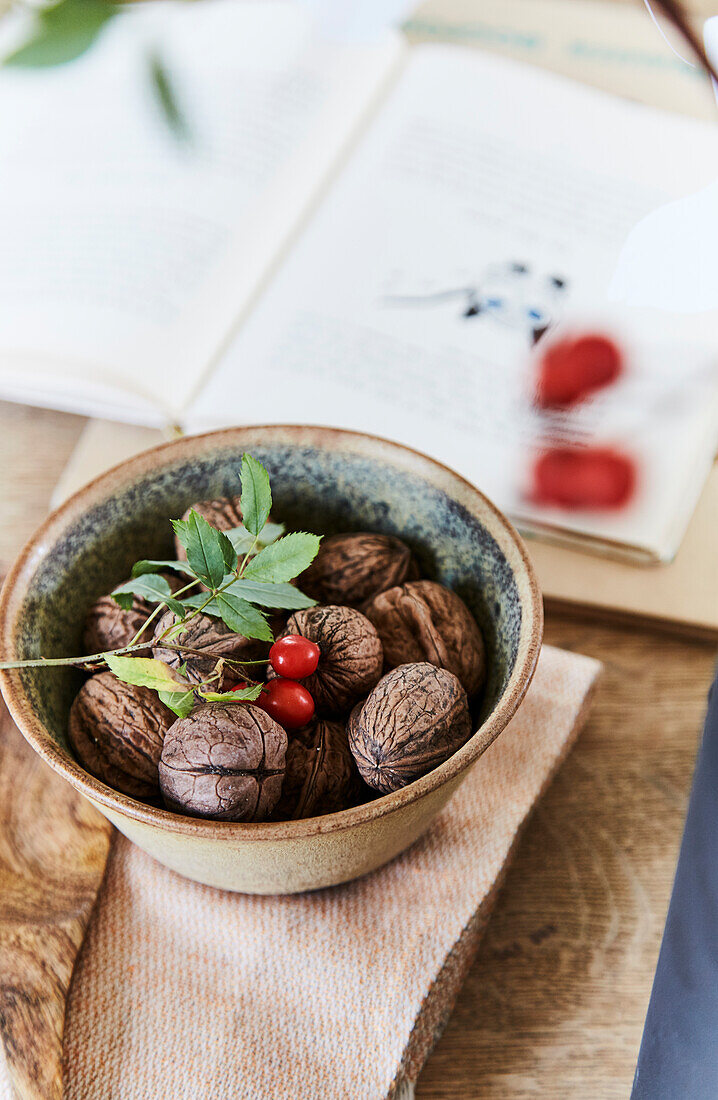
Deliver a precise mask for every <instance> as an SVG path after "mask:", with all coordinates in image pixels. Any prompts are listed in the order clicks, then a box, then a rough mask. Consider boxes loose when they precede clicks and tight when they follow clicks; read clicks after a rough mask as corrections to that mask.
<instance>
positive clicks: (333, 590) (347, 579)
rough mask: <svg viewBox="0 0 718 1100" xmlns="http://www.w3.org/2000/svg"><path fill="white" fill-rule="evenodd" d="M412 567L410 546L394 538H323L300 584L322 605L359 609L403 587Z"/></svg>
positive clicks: (354, 536) (364, 535)
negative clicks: (373, 599)
mask: <svg viewBox="0 0 718 1100" xmlns="http://www.w3.org/2000/svg"><path fill="white" fill-rule="evenodd" d="M412 568H413V561H412V556H411V551H410V549H409V547H408V546H406V545H405V544H404V543H403V542H402V541H401V539H397V538H394V536H393V535H372V534H356V535H353V534H344V535H330V536H329V537H328V538H325V539H322V543H321V546H320V547H319V553H318V554H317V556H316V558H315V559H314V561H313V562H312V564H311V565H310V566H309V568H308V569H307V570H306V572H304V573H302V576H301V580H300V582H299V583H300V586H301V589H302V591H303V592H306V593H307V595H309V596H311V597H312V598H313V599H315V600H318V601H319V602H320V603H325V604H340V605H342V606H345V607H359V605H360V604H362V603H364V601H365V600H369V599H371V598H372V597H373V596H376V595H377V593H378V592H383V591H384V589H386V588H392V587H393V586H394V585H396V584H401V583H402V581H404V580H406V579H407V576H408V574H409V571H410V570H411V569H412Z"/></svg>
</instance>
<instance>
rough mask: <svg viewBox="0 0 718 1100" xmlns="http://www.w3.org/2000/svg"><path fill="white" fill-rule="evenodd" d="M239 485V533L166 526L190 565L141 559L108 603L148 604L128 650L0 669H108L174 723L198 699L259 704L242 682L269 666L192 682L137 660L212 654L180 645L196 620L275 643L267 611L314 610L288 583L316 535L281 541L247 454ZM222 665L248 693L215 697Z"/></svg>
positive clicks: (195, 524) (268, 493)
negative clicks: (157, 703)
mask: <svg viewBox="0 0 718 1100" xmlns="http://www.w3.org/2000/svg"><path fill="white" fill-rule="evenodd" d="M240 479H241V487H242V493H241V498H240V508H241V511H242V518H243V523H242V525H241V526H240V527H235V528H233V529H232V530H230V531H220V530H219V529H218V528H217V527H214V526H213V525H212V524H211V523H209V522H208V521H207V520H206V519H205V518H204V516H201V515H200V514H199V513H198V512H195V511H194V510H192V511H190V513H189V516H188V517H187V519H176V520H172V521H171V522H172V526H173V528H174V531H175V535H176V536H177V539H178V541H179V542H180V544H181V546H182V547H183V549H184V551H185V553H186V555H187V559H186V561H179V560H170V559H161V560H149V559H146V558H145V559H142V560H140V561H137V562H135V564H134V566H133V567H132V575H131V578H130V580H128V581H126V582H125V583H124V584H121V585H119V586H118V587H117V588H116V589H115V590H114V591H113V592H112V598H113V599H114V600H115V602H116V603H117V604H118V605H119V606H120V607H121V608H123V609H124V610H128V609H129V608H130V607H131V606H132V603H133V600H134V599H135V598H136V597H139V598H141V599H143V600H145V601H146V602H147V603H150V604H154V608H153V610H152V611H151V612H150V614H149V615H148V616H147V618H146V619H145V621H144V623H143V624H142V625H141V627H140V629H139V630H138V631H137V633H136V634H135V636H134V638H133V639H132V641H131V642H130V644H129V645H127V646H124V647H122V648H121V649H117V650H112V651H108V652H106V653H93V654H91V655H90V656H86V657H57V658H51V659H46V658H39V659H37V660H29V661H5V662H0V669H21V668H50V667H57V666H62V665H71V666H75V667H79V668H84V669H87V670H91V671H97V669H98V668H103V667H106V668H108V669H110V671H111V672H113V673H114V675H115V676H116V677H117V678H118V680H122V681H123V682H124V683H126V684H134V685H136V686H138V687H146V688H150V689H151V690H153V691H156V692H157V693H158V695H159V697H160V699H161V700H162V702H163V703H165V704H166V705H167V706H168V707H170V709H171V710H173V711H174V712H175V714H177V715H179V716H180V717H184V716H185V715H187V714H189V712H190V711H191V709H192V707H193V705H194V704H195V702H196V699H197V696H199V697H200V698H202V699H204V700H207V701H210V702H214V701H218V700H224V701H225V702H249V701H251V700H253V699H256V698H257V697H258V696H259V693H260V691H261V690H262V684H261V683H259V682H252V681H251V680H248V678H247V676H246V668H247V666H248V665H252V664H255V663H257V664H265V663H266V662H264V661H259V662H253V661H246V660H241V661H236V660H233V659H230V658H227V657H222V656H220V655H219V654H218V655H217V665H216V666H215V669H214V671H213V672H212V673H211V674H210V675H209V676H208V677H207V679H206V680H204V681H203V682H202V683H199V684H197V683H192V682H190V680H189V679H188V678H187V674H186V669H185V667H184V666H181V667H180V669H179V671H177V670H175V669H173V668H170V667H169V665H167V664H165V663H164V662H163V661H160V660H158V659H157V658H155V657H145V656H137V655H136V654H137V651H138V650H144V651H146V650H147V649H148V648H150V649H154V648H157V647H162V648H165V649H167V648H169V649H173V650H175V651H176V652H177V653H179V654H180V655H182V656H185V657H191V656H192V655H193V654H195V653H197V652H199V653H201V656H203V657H207V656H212V653H211V651H210V650H206V649H203V650H201V651H196V650H194V649H192V647H191V646H187V645H183V644H182V642H181V638H182V635H183V632H184V630H185V629H186V627H187V624H188V623H189V622H190V621H191V620H192V619H194V618H195V617H196V616H197V615H200V614H202V615H209V616H211V617H213V618H217V619H221V620H222V622H223V623H224V624H225V625H226V626H227V627H229V629H230V630H231V631H232V632H233V633H235V634H241V635H243V636H244V637H245V638H252V639H256V640H258V641H262V642H272V641H273V640H274V639H273V635H272V630H271V627H270V625H269V622H268V619H267V614H266V612H267V610H277V609H282V610H289V611H295V610H298V609H300V608H304V607H313V606H314V603H315V601H314V600H312V599H311V598H310V597H309V596H306V595H305V594H304V593H303V592H302V591H301V590H300V589H299V588H297V587H296V586H295V585H293V584H290V583H289V582H290V581H293V580H294V579H295V578H296V577H298V576H299V575H300V574H301V573H303V572H304V570H305V569H307V567H308V566H309V565H310V564H311V563H312V561H313V560H314V558H315V557H316V555H317V552H318V550H319V545H320V542H321V538H320V536H318V535H313V534H310V533H309V532H307V531H295V532H292V533H290V534H285V533H284V526H283V525H282V524H278V523H270V522H269V514H270V510H271V507H272V490H271V487H270V483H269V475H268V473H267V471H266V470H265V468H264V466H262V464H261V463H260V462H257V460H256V459H254V458H252V456H251V455H248V454H245V455H243V457H242V469H241V473H240ZM166 570H172V571H173V572H176V573H180V574H181V575H183V576H184V577H185V578H186V580H187V583H186V584H184V585H183V586H182V587H181V588H179V589H178V590H176V591H175V592H172V590H171V588H170V585H169V583H168V581H167V578H166V577H164V576H162V575H161V574H162V572H164V571H166ZM166 609H169V610H170V611H172V612H173V616H174V618H173V621H172V623H170V624H169V625H168V626H167V627H166V628H165V629H164V630H162V631H161V632H160V633H159V634H158V635H156V636H155V637H153V638H152V640H150V641H148V640H147V639H146V638H145V640H142V638H143V635H146V633H147V630H148V628H149V627H150V626H151V624H152V623H153V622H154V621H155V620H156V619H157V618H158V616H159V615H161V614H162V613H163V612H164V611H165V610H166ZM178 639H180V640H178ZM225 666H229V667H230V668H236V669H241V670H242V674H241V675H242V679H244V680H245V681H246V683H247V687H245V688H241V689H238V690H234V691H229V692H222V691H217V690H216V688H217V686H218V685H221V683H222V679H223V675H224V668H225Z"/></svg>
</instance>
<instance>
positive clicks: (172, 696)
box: [157, 691, 196, 718]
mask: <svg viewBox="0 0 718 1100" xmlns="http://www.w3.org/2000/svg"><path fill="white" fill-rule="evenodd" d="M157 694H158V695H159V697H160V700H161V701H162V702H163V703H164V705H165V706H166V707H169V708H170V710H171V711H174V713H175V714H176V715H177V717H178V718H186V717H187V715H188V714H191V713H192V711H193V710H194V708H195V702H196V700H195V697H194V692H193V691H186V692H185V693H184V695H178V694H177V693H176V692H172V691H158V692H157Z"/></svg>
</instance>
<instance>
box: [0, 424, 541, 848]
mask: <svg viewBox="0 0 718 1100" xmlns="http://www.w3.org/2000/svg"><path fill="white" fill-rule="evenodd" d="M245 450H248V451H251V453H252V454H253V455H254V456H255V457H256V458H257V459H259V460H260V461H261V462H262V463H264V464H265V466H266V467H267V469H268V470H269V473H270V477H271V484H272V492H273V496H274V506H273V510H272V511H273V516H274V517H275V518H276V519H279V520H281V521H283V522H284V523H286V524H287V526H288V528H289V529H304V530H311V531H315V532H317V533H323V534H330V533H333V532H337V531H353V530H355V531H360V530H370V531H377V532H384V533H387V534H393V535H399V536H400V537H401V538H402V539H404V540H405V541H406V542H407V543H408V544H409V545H410V546H411V548H412V550H413V551H414V553H415V554H416V557H417V558H418V560H419V563H420V565H421V569H422V572H423V573H424V574H425V575H426V576H429V577H431V578H434V579H436V580H439V581H441V582H442V583H443V584H446V585H448V586H449V587H450V588H453V589H454V590H455V591H456V592H458V593H459V594H460V595H461V596H462V598H463V599H464V600H465V601H466V603H467V604H468V606H469V608H470V609H471V611H472V612H473V614H474V615H475V617H476V619H477V620H478V622H479V624H480V626H481V628H482V631H483V633H484V637H485V639H486V643H487V648H488V655H489V675H488V682H487V685H486V689H485V692H484V694H483V697H482V699H481V700H480V702H479V703H478V704H477V707H476V713H475V715H474V719H475V729H476V731H477V732H476V733H475V734H474V737H473V738H472V739H471V741H470V742H469V743H468V745H467V746H464V748H463V749H462V750H460V752H459V753H457V754H456V757H459V758H462V759H461V760H460V761H459V763H458V765H457V764H456V758H452V761H454V762H455V763H454V767H453V768H447V765H446V764H445V765H442V767H441V768H439V769H436V772H435V773H431V774H432V775H433V776H434V780H432V782H433V783H437V782H438V783H440V782H442V774H443V776H444V778H446V779H448V778H450V777H451V776H453V775H455V774H456V769H457V767H458V768H459V770H461V768H463V767H466V766H468V764H470V763H471V762H472V761H473V760H474V759H475V758H476V757H477V756H478V755H479V754H480V752H481V751H483V748H485V747H486V745H487V744H489V743H490V741H491V740H492V739H493V737H495V736H496V734H497V733H498V732H500V729H501V728H503V726H504V725H505V724H506V722H507V721H508V718H509V717H510V716H511V714H512V713H513V711H514V710H515V709H516V706H518V703H519V702H520V699H521V697H522V696H523V694H524V692H525V690H526V687H527V686H528V682H529V680H530V678H531V675H532V672H533V668H534V665H535V662H536V658H537V655H538V651H539V647H540V641H541V626H542V616H541V601H540V596H539V593H538V589H537V587H536V582H535V579H534V577H533V574H532V571H531V567H530V564H529V562H528V559H527V556H526V553H525V550H524V548H523V546H522V544H521V542H520V540H519V538H518V536H517V535H516V533H515V532H514V530H513V528H512V527H511V526H510V524H509V523H508V522H507V521H506V520H505V518H504V517H503V516H502V515H501V514H500V513H499V512H498V511H497V510H496V509H495V508H494V507H493V506H492V505H491V504H490V503H489V502H488V501H486V500H485V498H483V497H482V496H481V494H480V493H478V492H477V491H476V490H475V489H474V488H473V487H471V486H469V485H468V484H467V483H466V482H464V481H463V480H462V479H460V478H459V477H457V475H455V474H453V473H451V472H450V471H448V470H446V469H445V468H443V467H441V466H439V465H438V464H436V463H434V462H432V461H431V460H429V459H426V458H424V457H423V456H421V455H417V454H415V453H414V452H411V451H409V450H407V449H405V448H402V447H399V446H398V445H395V444H390V443H386V442H384V441H381V440H377V439H374V438H372V437H368V436H361V435H356V434H353V433H347V432H339V431H332V430H328V429H308V428H296V427H284V428H281V427H269V428H251V429H233V430H230V431H226V432H220V433H213V434H211V435H207V436H201V437H194V438H191V439H186V440H180V441H178V442H176V443H172V444H167V445H165V446H163V447H160V448H156V449H155V450H153V451H151V452H146V453H145V454H144V455H141V456H138V458H136V459H133V460H131V461H130V462H128V463H125V464H123V466H121V467H117V468H116V470H114V471H111V472H110V473H108V474H106V475H103V477H102V478H99V479H97V480H96V481H95V482H93V483H92V484H91V485H90V486H88V487H87V488H86V489H83V490H82V491H81V492H80V493H79V494H77V495H76V496H75V497H74V498H72V499H71V500H70V501H68V502H67V503H66V504H65V505H64V506H63V507H62V508H61V509H60V510H59V511H58V512H56V513H55V514H54V515H53V516H52V517H50V519H49V520H48V522H47V523H46V524H45V525H44V527H43V528H42V529H41V530H40V531H39V532H38V534H37V535H36V536H35V538H34V539H33V540H32V541H31V543H30V544H29V545H28V547H26V549H25V551H24V552H23V554H22V555H21V557H20V559H19V561H18V562H17V564H16V566H15V567H14V569H13V572H12V574H11V575H10V577H9V578H8V582H7V584H6V586H5V590H4V592H3V598H2V604H1V606H0V632H1V634H0V637H1V644H2V648H3V653H4V655H5V656H13V657H16V658H20V659H22V658H31V657H37V656H40V655H44V656H54V655H58V656H66V655H69V654H76V653H80V652H81V634H82V621H83V618H84V614H85V612H86V610H87V608H88V607H89V606H90V604H91V603H92V602H93V601H94V600H95V599H96V598H97V597H98V596H100V595H101V594H103V593H106V592H107V591H108V590H109V589H110V588H112V586H113V585H115V584H117V583H119V582H120V581H122V580H123V579H124V578H125V577H127V576H128V574H129V571H130V568H131V566H132V564H133V562H134V561H136V560H137V559H139V558H145V557H146V558H163V557H172V556H173V550H172V533H171V528H170V524H169V517H176V516H180V515H181V514H182V512H183V511H184V510H185V509H186V507H187V506H188V505H189V504H191V503H192V502H193V501H196V500H200V499H207V498H210V497H217V496H224V495H230V494H235V493H237V492H238V490H239V479H238V470H239V467H240V461H241V455H242V452H243V451H245ZM0 675H1V676H2V682H3V689H4V694H5V695H6V698H7V701H8V704H9V706H10V708H11V711H12V713H13V715H14V717H15V719H16V721H17V722H18V724H19V725H20V727H21V729H22V730H23V732H24V733H25V736H26V737H27V739H28V740H29V741H30V743H31V744H32V745H33V747H35V748H36V749H37V750H38V751H39V752H40V753H41V755H42V756H43V757H44V758H45V759H46V760H47V761H48V763H50V764H51V766H52V767H54V768H56V769H57V770H59V771H61V772H62V773H63V774H65V776H66V777H67V778H68V779H69V780H70V781H71V782H72V783H73V785H75V786H77V787H78V788H79V789H81V790H83V793H86V794H89V795H90V796H92V798H93V801H95V802H96V804H99V805H100V808H103V806H108V807H112V808H114V809H116V810H118V812H120V813H122V814H129V815H130V816H138V817H139V818H142V819H143V820H145V819H147V818H148V817H149V819H150V820H152V819H153V818H154V820H153V821H152V823H153V824H159V825H161V824H162V822H163V821H167V819H169V823H171V824H172V825H173V826H174V827H175V828H176V827H177V826H178V823H181V822H185V823H186V825H187V828H188V830H197V829H199V830H202V829H203V828H204V829H206V830H207V833H208V835H210V834H211V835H220V834H221V831H222V829H224V830H227V829H230V830H232V829H233V830H247V829H252V828H254V829H255V830H256V829H259V830H260V832H259V833H256V834H255V835H265V836H266V835H268V834H267V832H266V831H269V832H270V833H271V831H272V830H275V833H276V836H277V837H280V836H281V835H290V833H291V830H292V829H294V830H297V831H299V832H301V831H302V830H307V829H309V830H310V831H311V828H312V827H313V826H312V821H311V820H310V821H309V822H291V823H276V824H265V825H261V826H246V825H237V824H232V823H217V822H205V821H197V820H196V819H188V818H187V819H184V818H180V817H177V816H176V815H170V814H168V813H167V812H165V811H162V810H159V809H155V808H153V807H146V806H144V805H142V804H140V803H134V802H133V800H132V799H129V798H127V797H125V796H123V795H119V794H118V793H117V792H115V791H112V790H110V788H108V787H105V786H104V785H103V784H102V783H100V782H99V781H98V780H96V779H94V778H93V777H90V776H88V775H87V774H86V773H85V772H83V771H82V769H81V768H79V766H78V765H77V764H76V763H75V761H74V760H73V759H72V756H71V755H70V752H69V749H68V744H67V737H66V726H67V716H68V709H69V706H70V703H71V701H72V699H73V696H74V694H75V692H76V691H77V688H78V683H79V677H78V674H76V673H75V672H74V671H72V670H64V669H63V670H57V669H53V670H31V671H24V672H23V673H10V674H8V673H4V674H0ZM448 763H451V762H448ZM442 770H443V772H442ZM427 779H430V777H424V778H423V779H422V780H419V781H418V782H417V783H415V784H412V785H411V787H409V788H406V789H405V790H404V791H403V792H396V794H395V795H389V796H387V797H385V798H382V799H378V800H377V801H376V802H373V803H370V804H369V805H368V807H358V808H356V809H355V810H348V811H344V812H343V813H341V814H334V815H331V816H330V817H329V818H326V819H314V825H315V826H316V823H317V822H320V821H322V820H323V821H324V825H325V827H331V822H332V821H334V822H337V820H338V819H342V818H345V817H346V818H347V822H349V821H350V820H351V815H352V814H357V812H358V811H363V812H365V813H372V812H373V813H376V812H377V807H380V806H381V805H382V804H386V806H387V808H390V806H391V803H392V799H395V800H396V804H397V806H398V805H399V804H405V803H406V801H407V797H409V798H410V797H411V790H412V788H419V790H418V791H417V794H420V793H421V787H422V785H425V784H426V781H427ZM397 795H399V796H401V797H399V798H397ZM381 812H384V811H381ZM340 825H341V822H340ZM282 829H284V830H285V833H284V834H283V833H282ZM218 830H219V833H218ZM261 830H264V831H265V832H264V833H262V832H261Z"/></svg>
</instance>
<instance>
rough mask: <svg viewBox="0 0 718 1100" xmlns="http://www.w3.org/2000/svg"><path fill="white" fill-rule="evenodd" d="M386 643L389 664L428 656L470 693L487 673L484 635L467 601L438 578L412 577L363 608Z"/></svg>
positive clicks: (407, 661)
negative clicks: (417, 579) (407, 581)
mask: <svg viewBox="0 0 718 1100" xmlns="http://www.w3.org/2000/svg"><path fill="white" fill-rule="evenodd" d="M362 610H363V612H364V614H365V615H366V617H367V618H368V619H369V620H370V621H371V622H373V623H374V626H375V627H376V629H377V633H378V634H379V637H380V638H381V644H382V646H383V647H384V661H385V663H386V667H387V668H396V666H397V665H403V664H409V663H417V662H421V661H428V662H429V664H432V665H436V666H437V667H438V668H447V669H448V670H449V672H453V673H454V675H455V676H458V678H459V680H460V681H461V683H462V685H463V688H464V691H465V692H466V694H467V695H468V696H469V698H471V697H472V696H474V695H476V693H477V692H478V691H479V690H480V689H481V688H482V687H483V684H484V679H485V677H486V653H485V649H484V640H483V638H482V636H481V632H480V630H479V628H478V626H477V625H476V621H475V619H474V617H473V615H472V614H471V612H470V611H469V609H468V607H467V606H466V604H465V603H464V601H463V600H462V599H461V598H460V597H459V596H457V595H456V593H455V592H451V591H450V590H449V589H448V588H444V586H443V585H442V584H436V583H435V581H410V582H409V584H403V585H400V586H398V587H396V588H390V589H388V590H387V591H386V592H381V593H380V594H379V595H378V596H375V597H374V599H373V600H371V601H370V603H368V604H366V605H365V606H364V607H363V608H362Z"/></svg>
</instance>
